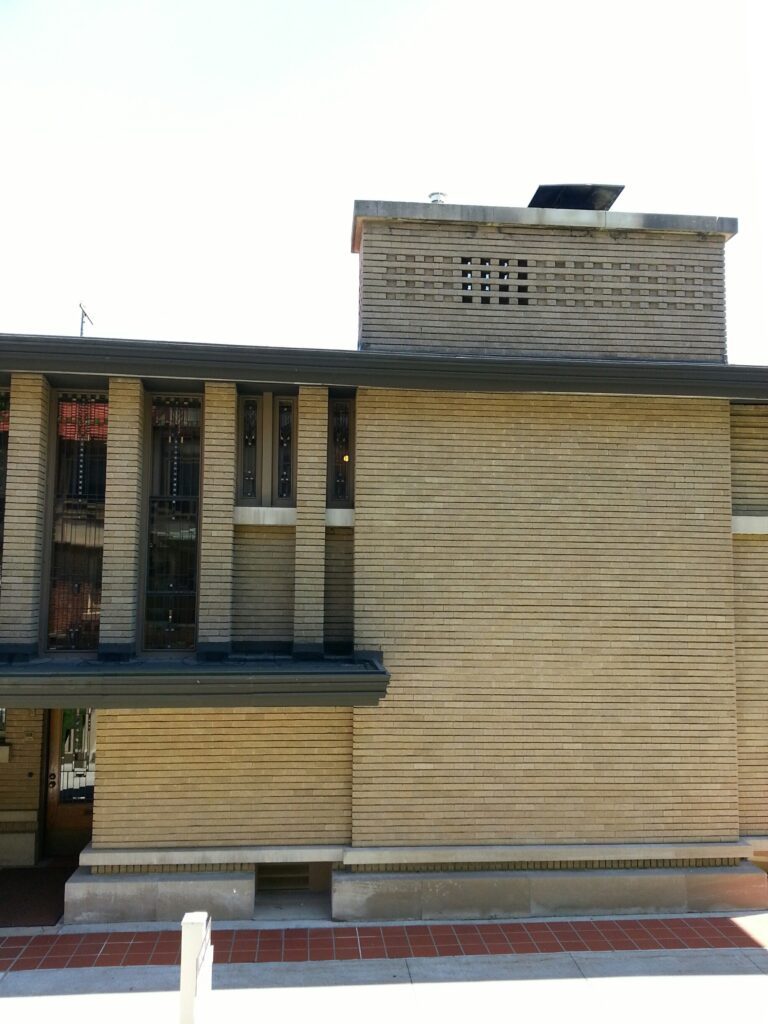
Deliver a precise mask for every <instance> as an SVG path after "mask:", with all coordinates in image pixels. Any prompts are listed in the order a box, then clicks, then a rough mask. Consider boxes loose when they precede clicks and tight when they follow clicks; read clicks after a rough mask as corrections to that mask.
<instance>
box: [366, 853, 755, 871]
mask: <svg viewBox="0 0 768 1024" xmlns="http://www.w3.org/2000/svg"><path fill="white" fill-rule="evenodd" d="M740 863H741V860H740V858H738V857H716V858H711V859H707V860H705V859H703V858H696V859H688V860H671V859H667V860H553V861H538V860H521V861H514V862H511V861H501V862H499V863H495V864H484V863H482V864H353V865H351V866H350V867H349V868H348V869H347V870H349V871H352V872H353V873H360V874H366V873H368V872H372V871H375V872H377V873H378V872H382V871H386V872H392V871H397V872H402V871H405V872H408V873H411V874H413V873H416V872H425V871H595V870H598V869H606V868H615V869H617V870H618V869H619V868H732V867H738V865H739V864H740Z"/></svg>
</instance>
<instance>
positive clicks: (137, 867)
mask: <svg viewBox="0 0 768 1024" xmlns="http://www.w3.org/2000/svg"><path fill="white" fill-rule="evenodd" d="M158 871H159V872H161V873H163V874H176V873H177V872H182V871H183V872H187V871H205V872H208V871H253V864H238V863H232V864H94V865H93V867H92V868H91V874H92V875H148V874H155V873H156V872H158Z"/></svg>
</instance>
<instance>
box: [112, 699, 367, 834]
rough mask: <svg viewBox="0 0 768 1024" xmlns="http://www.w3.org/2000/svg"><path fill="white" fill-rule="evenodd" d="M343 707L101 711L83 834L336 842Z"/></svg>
mask: <svg viewBox="0 0 768 1024" xmlns="http://www.w3.org/2000/svg"><path fill="white" fill-rule="evenodd" d="M351 733H352V725H351V712H350V710H349V709H346V708H327V709H319V708H295V709H284V710H272V709H268V710H264V709H255V708H235V709H217V708H212V709H211V708H206V709H202V708H200V709H195V710H192V709H190V710H182V711H170V710H168V711H165V710H147V711H130V712H129V711H101V712H100V713H99V719H98V748H99V769H98V781H97V785H96V804H95V808H94V832H93V837H94V845H95V846H132V847H136V846H174V845H182V844H183V845H185V846H186V845H189V846H206V845H211V844H227V845H233V846H237V845H241V846H242V845H249V844H259V843H263V844H270V843H273V844H274V843H284V844H294V845H298V844H302V843H340V842H348V841H349V837H350V815H351V807H350V802H351Z"/></svg>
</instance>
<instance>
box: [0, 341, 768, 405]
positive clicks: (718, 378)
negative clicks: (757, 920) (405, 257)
mask: <svg viewBox="0 0 768 1024" xmlns="http://www.w3.org/2000/svg"><path fill="white" fill-rule="evenodd" d="M3 371H4V372H6V373H8V372H32V373H35V372H38V373H39V372H42V373H50V374H70V375H72V376H76V377H80V378H86V377H99V378H103V377H105V376H116V377H126V376H131V377H141V378H143V379H145V380H148V379H174V380H179V381H203V380H228V381H235V382H242V383H259V384H267V383H272V384H317V385H327V386H331V387H333V386H338V387H382V388H384V387H385V388H399V389H404V390H449V391H499V392H501V391H539V392H554V393H557V392H563V393H571V394H578V393H585V394H616V395H622V394H623V395H658V396H679V397H697V398H733V399H745V400H755V401H764V400H768V366H747V365H738V364H736V365H729V364H725V363H694V362H661V361H657V362H653V361H648V360H641V359H622V360H617V359H613V360H604V359H546V358H533V357H519V358H518V357H515V358H505V359H499V358H472V357H464V356H455V355H441V354H427V355H416V354H410V353H403V354H400V353H390V352H387V353H383V352H365V351H357V350H354V349H348V350H347V349H309V348H277V347H269V346H259V347H256V346H253V347H252V346H245V345H217V344H210V343H197V342H177V341H171V342H169V341H133V340H127V339H116V338H73V337H67V336H49V335H13V334H5V335H0V372H3Z"/></svg>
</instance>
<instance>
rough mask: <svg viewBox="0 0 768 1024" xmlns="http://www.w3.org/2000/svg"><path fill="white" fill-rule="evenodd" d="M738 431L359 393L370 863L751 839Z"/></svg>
mask: <svg viewBox="0 0 768 1024" xmlns="http://www.w3.org/2000/svg"><path fill="white" fill-rule="evenodd" d="M728 449H729V408H728V403H727V402H724V401H718V400H702V401H686V400H679V399H650V398H632V399H627V398H612V397H587V396H554V395H519V394H518V395H515V394H510V395H498V394H488V395H476V394H447V393H429V392H395V391H388V390H383V389H382V390H375V389H367V388H364V389H359V390H358V393H357V434H356V477H355V497H356V507H355V530H354V536H355V642H356V646H358V647H360V648H363V649H381V650H383V652H384V660H385V663H386V665H387V667H388V668H389V670H390V672H391V674H392V678H391V682H390V684H389V688H388V694H387V697H386V699H385V700H384V702H383V703H382V704H381V705H380V706H379V707H377V708H371V709H367V708H356V709H355V710H354V783H353V786H354V789H353V827H354V838H353V842H354V844H355V845H360V846H370V845H377V844H395V845H408V844H422V843H444V844H449V843H460V842H470V843H491V842H494V843H534V842H543V843H563V842H623V841H638V842H642V841H646V842H650V841H660V842H662V841H703V840H712V841H718V840H728V841H732V840H733V839H735V838H736V836H737V835H738V764H737V751H736V695H735V672H734V653H733V650H734V628H733V615H734V611H733V575H732V574H733V555H732V541H731V518H730V517H731V507H730V478H729V457H728Z"/></svg>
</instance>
